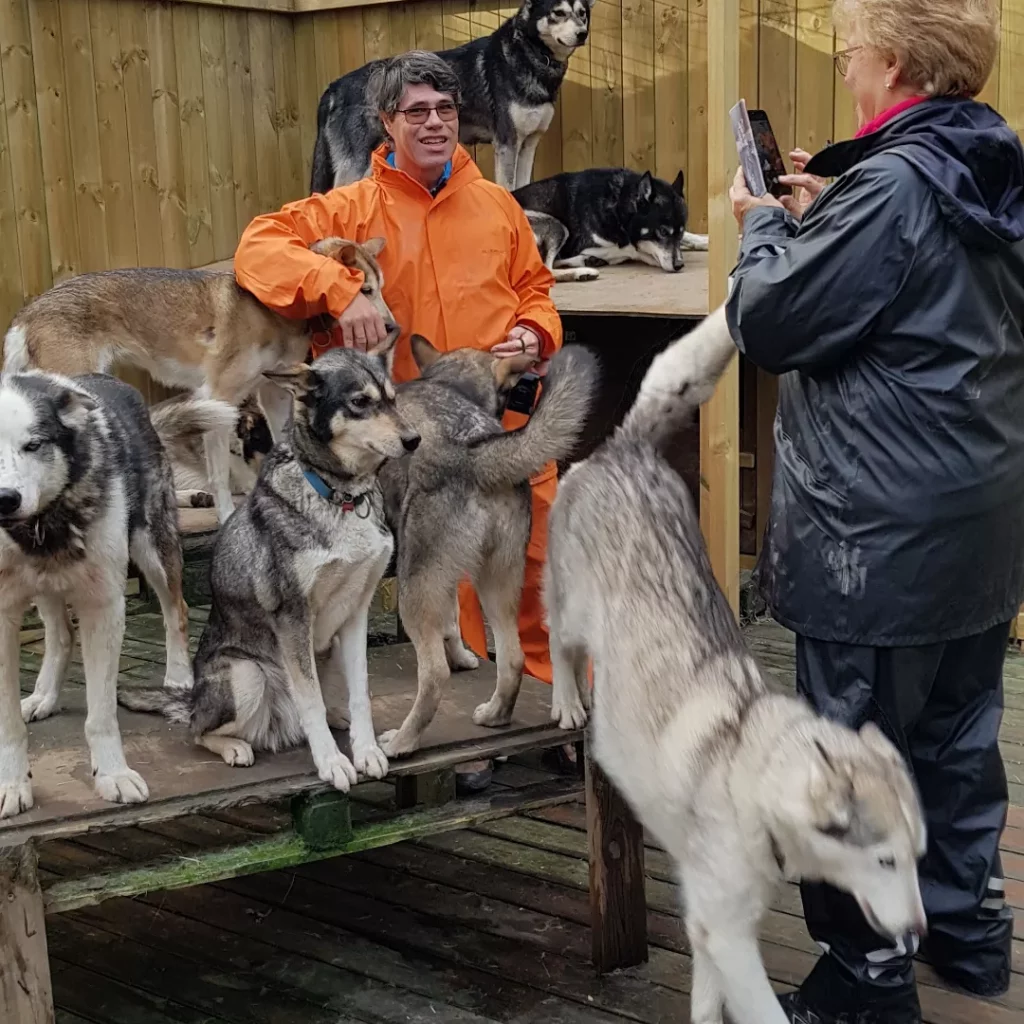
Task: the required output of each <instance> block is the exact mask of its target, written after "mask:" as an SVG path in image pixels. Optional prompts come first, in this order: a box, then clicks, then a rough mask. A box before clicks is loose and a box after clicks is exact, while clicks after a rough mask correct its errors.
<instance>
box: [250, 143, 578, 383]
mask: <svg viewBox="0 0 1024 1024" xmlns="http://www.w3.org/2000/svg"><path fill="white" fill-rule="evenodd" d="M332 235H334V236H339V237H341V238H348V239H351V240H352V241H354V242H365V241H367V240H368V239H370V238H374V237H376V236H378V235H380V236H383V237H384V238H386V239H387V244H386V245H385V246H384V249H383V250H382V252H381V253H380V255H379V256H378V260H379V262H380V266H381V270H382V272H383V274H384V301H385V302H387V304H388V307H389V308H390V310H391V312H392V313H393V314H394V317H395V322H396V323H398V324H399V325H400V326H401V328H402V334H401V336H400V337H399V339H398V343H397V346H396V349H395V363H394V367H395V369H394V375H395V380H396V381H399V382H401V381H405V380H410V379H412V378H414V377H416V376H418V375H419V374H418V370H417V368H416V364H415V362H414V361H413V358H412V352H411V350H410V346H409V338H410V336H411V335H412V334H413V333H417V334H421V335H423V337H425V338H427V339H429V341H430V342H431V343H432V344H433V345H434V347H435V348H437V349H438V350H439V351H442V352H447V351H450V350H452V349H457V348H477V349H490V348H492V347H493V346H494V345H497V344H498V343H499V342H501V341H504V340H505V336H506V335H507V334H508V332H509V331H510V330H511V329H512V327H514V326H515V325H516V324H517V323H519V324H525V325H527V326H529V327H532V328H534V329H535V330H536V331H537V333H538V334H539V335H540V337H541V344H542V348H541V356H542V357H543V358H549V357H550V356H551V355H553V353H554V352H555V350H556V349H558V348H560V347H561V344H562V325H561V321H560V320H559V317H558V312H557V310H556V309H555V305H554V303H553V302H552V301H551V298H550V295H549V290H550V288H551V285H552V284H553V283H554V278H553V277H552V275H551V272H550V271H549V270H548V269H547V267H545V266H544V264H543V263H542V262H541V258H540V254H539V253H538V251H537V245H536V242H535V241H534V237H533V232H532V231H531V230H530V224H529V221H527V219H526V216H525V214H524V213H523V211H522V208H521V207H520V206H519V204H518V203H517V202H516V201H515V199H514V198H513V197H512V196H511V194H510V193H508V192H507V191H506V190H505V189H503V188H501V187H500V186H498V185H495V184H493V183H492V182H489V181H487V180H486V179H485V178H484V176H483V175H482V174H481V173H480V169H479V168H478V167H477V166H476V164H475V163H473V161H472V159H471V158H470V156H469V154H468V153H467V152H466V150H465V149H463V147H462V146H458V147H457V148H456V150H455V155H454V156H453V158H452V171H451V177H450V178H449V180H448V182H447V183H446V184H445V185H444V187H443V188H442V189H441V190H440V191H439V192H438V193H437V195H436V196H433V197H432V196H431V195H430V193H429V192H428V191H427V190H426V189H425V188H424V187H423V186H422V185H421V184H419V182H417V181H414V180H413V179H412V178H410V177H409V176H408V175H407V174H406V173H405V172H404V171H400V170H398V169H397V168H396V167H392V166H391V165H390V164H388V162H387V150H386V149H385V147H383V146H382V147H381V148H380V149H378V150H377V152H375V153H374V154H373V176H372V177H370V178H363V179H361V180H359V181H357V182H354V183H353V184H351V185H346V186H343V187H341V188H336V189H332V190H331V191H330V192H328V193H326V194H325V195H313V196H310V197H309V198H307V199H300V200H297V201H296V202H294V203H289V204H288V205H287V206H285V207H283V208H282V209H281V210H280V211H279V212H277V213H267V214H263V215H262V216H259V217H256V218H255V219H254V220H253V221H252V222H251V223H250V224H249V226H248V227H247V228H246V229H245V231H244V233H243V234H242V238H241V240H240V241H239V243H238V249H237V251H236V253H235V277H236V278H237V280H238V283H239V284H240V285H242V287H243V288H246V289H248V290H249V291H250V292H252V293H253V294H254V295H255V296H256V297H257V298H258V299H259V300H260V301H261V302H262V303H264V305H267V306H269V307H270V308H271V309H275V310H277V311H278V312H280V313H282V314H284V315H285V316H291V317H296V318H302V317H314V316H318V315H320V314H323V313H327V314H329V315H330V316H331V317H337V316H339V315H340V314H341V313H342V312H343V311H344V310H345V308H346V307H347V306H348V304H349V303H350V302H351V301H352V299H354V298H355V296H356V295H357V294H358V293H359V289H360V286H361V285H362V282H363V274H362V272H361V271H358V270H353V269H350V268H348V267H344V266H342V265H341V264H340V263H337V262H336V261H335V260H332V259H328V258H327V257H324V256H320V255H317V254H316V253H314V252H310V250H309V248H308V246H309V245H310V243H312V242H315V241H317V240H319V239H321V238H328V237H330V236H332ZM336 343H340V332H338V335H337V342H336ZM325 347H326V346H325Z"/></svg>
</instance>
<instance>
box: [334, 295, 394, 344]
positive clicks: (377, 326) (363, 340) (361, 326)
mask: <svg viewBox="0 0 1024 1024" xmlns="http://www.w3.org/2000/svg"><path fill="white" fill-rule="evenodd" d="M338 326H339V327H340V328H341V333H342V337H343V338H344V339H345V348H355V349H359V351H360V352H365V351H366V350H367V349H369V348H373V346H374V345H379V344H380V343H381V342H382V341H383V340H384V339H385V338H386V337H387V336H388V332H387V330H386V328H385V327H384V318H383V317H382V316H381V315H380V313H379V312H378V311H377V307H376V306H374V304H373V303H372V302H371V301H370V300H369V299H368V298H367V297H366V296H365V295H363V294H362V293H360V294H359V295H357V296H356V297H355V298H354V299H353V300H352V301H351V302H350V303H349V304H348V306H347V307H346V309H345V312H344V313H342V314H341V316H339V317H338Z"/></svg>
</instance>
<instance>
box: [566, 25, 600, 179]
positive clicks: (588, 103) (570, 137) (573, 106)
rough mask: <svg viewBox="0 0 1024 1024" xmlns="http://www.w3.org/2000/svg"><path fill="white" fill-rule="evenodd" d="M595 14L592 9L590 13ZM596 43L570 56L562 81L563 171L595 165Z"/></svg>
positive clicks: (587, 44) (588, 44) (589, 44)
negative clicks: (594, 55) (594, 101)
mask: <svg viewBox="0 0 1024 1024" xmlns="http://www.w3.org/2000/svg"><path fill="white" fill-rule="evenodd" d="M591 13H593V12H591ZM593 53H594V51H593V43H592V42H587V43H585V44H584V45H583V46H581V47H580V48H579V49H578V50H577V51H576V52H575V53H574V54H573V55H572V57H570V58H569V70H568V71H567V72H566V75H565V78H564V79H563V80H562V88H561V100H562V170H563V171H583V170H586V168H588V167H593V166H594V123H593V109H592V108H593V101H592V98H591V90H592V88H593V63H592V62H593Z"/></svg>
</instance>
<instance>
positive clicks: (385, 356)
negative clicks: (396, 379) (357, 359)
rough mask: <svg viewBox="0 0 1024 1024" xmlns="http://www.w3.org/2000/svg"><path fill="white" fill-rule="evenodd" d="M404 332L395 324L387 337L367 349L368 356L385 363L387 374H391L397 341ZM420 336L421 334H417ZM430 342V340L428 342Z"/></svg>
mask: <svg viewBox="0 0 1024 1024" xmlns="http://www.w3.org/2000/svg"><path fill="white" fill-rule="evenodd" d="M401 333H402V328H401V327H399V326H398V324H395V326H394V327H392V328H391V330H390V331H388V334H387V337H386V338H385V339H384V340H383V341H382V342H381V343H380V344H379V345H375V346H374V347H373V348H370V349H367V350H366V354H367V355H368V356H376V357H377V358H378V359H379V360H380V361H381V362H382V363H383V364H384V369H385V370H387V374H388V376H389V377H390V376H391V370H392V367H393V366H394V363H395V342H396V341H398V336H399V335H400V334H401ZM417 337H419V335H417ZM428 344H429V342H428Z"/></svg>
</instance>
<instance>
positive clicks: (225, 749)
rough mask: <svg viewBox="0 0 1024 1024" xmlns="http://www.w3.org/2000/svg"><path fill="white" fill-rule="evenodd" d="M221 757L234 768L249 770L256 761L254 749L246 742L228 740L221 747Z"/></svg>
mask: <svg viewBox="0 0 1024 1024" xmlns="http://www.w3.org/2000/svg"><path fill="white" fill-rule="evenodd" d="M220 756H221V757H223V758H224V763H225V764H229V765H231V767H232V768H248V767H249V765H251V764H253V763H254V762H255V761H256V755H255V754H254V753H253V752H252V747H251V746H250V745H249V744H248V743H246V742H245V740H237V739H231V740H227V741H226V742H225V743H224V745H223V746H222V747H221V751H220Z"/></svg>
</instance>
